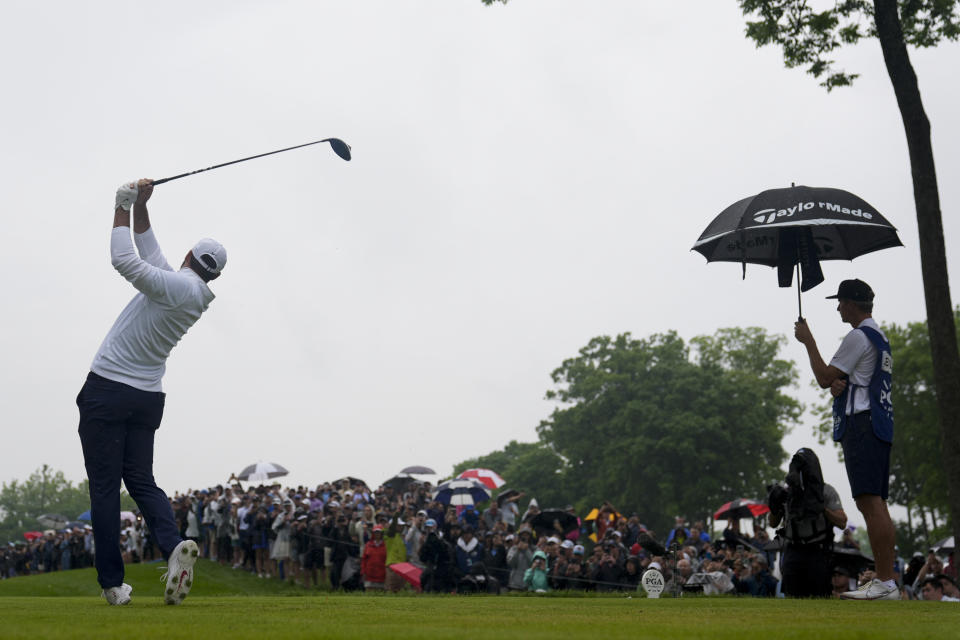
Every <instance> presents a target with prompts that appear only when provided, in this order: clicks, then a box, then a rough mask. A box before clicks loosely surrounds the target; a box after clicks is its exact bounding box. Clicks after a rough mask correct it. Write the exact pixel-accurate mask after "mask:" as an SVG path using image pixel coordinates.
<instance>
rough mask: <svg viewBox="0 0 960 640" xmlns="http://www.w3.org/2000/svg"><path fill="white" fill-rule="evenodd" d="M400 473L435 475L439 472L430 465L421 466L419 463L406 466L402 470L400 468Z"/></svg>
mask: <svg viewBox="0 0 960 640" xmlns="http://www.w3.org/2000/svg"><path fill="white" fill-rule="evenodd" d="M400 473H416V474H419V475H424V476H435V475H437V472H436V471H434V470H433V469H431V468H430V467H423V466H419V465H414V466H412V467H406V468H405V469H401V470H400Z"/></svg>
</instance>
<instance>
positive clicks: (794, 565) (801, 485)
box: [767, 448, 847, 598]
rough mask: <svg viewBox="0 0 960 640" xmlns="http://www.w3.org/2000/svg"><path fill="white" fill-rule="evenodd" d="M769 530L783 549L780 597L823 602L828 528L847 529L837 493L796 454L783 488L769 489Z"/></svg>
mask: <svg viewBox="0 0 960 640" xmlns="http://www.w3.org/2000/svg"><path fill="white" fill-rule="evenodd" d="M767 504H768V505H769V507H770V526H772V527H776V526H777V525H778V524H780V523H781V521H782V522H783V527H782V528H780V529H778V530H777V537H779V538H780V539H781V540H782V541H783V543H784V546H783V550H782V552H781V556H780V570H781V574H782V576H783V585H782V589H781V590H782V591H783V593H784V594H786V595H788V596H793V597H796V598H810V597H818V598H825V597H828V596H830V594H831V592H832V585H831V578H832V568H833V563H832V558H833V527H839V528H841V529H842V528H843V527H845V526H846V525H847V514H846V513H844V511H843V506H842V505H841V504H840V496H839V495H838V494H837V490H836V489H834V488H833V487H832V486H830V485H829V484H826V483H825V482H824V481H823V474H822V473H821V471H820V460H819V459H818V458H817V455H816V454H815V453H814V452H813V451H811V450H810V449H806V448H804V449H800V450H799V451H797V453H796V454H794V456H793V459H792V460H791V461H790V469H789V472H788V473H787V478H786V484H785V485H783V484H778V485H774V486H772V487H770V493H769V495H768V497H767Z"/></svg>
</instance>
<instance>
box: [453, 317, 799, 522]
mask: <svg viewBox="0 0 960 640" xmlns="http://www.w3.org/2000/svg"><path fill="white" fill-rule="evenodd" d="M784 342H785V339H784V338H783V337H782V336H769V335H767V334H766V333H765V332H764V331H763V330H762V329H758V328H750V329H721V330H720V331H718V332H717V333H716V334H715V335H713V336H701V337H697V338H694V339H693V340H691V345H692V348H691V346H688V345H687V344H685V343H684V341H683V340H682V339H681V338H680V337H678V336H677V334H676V333H673V332H671V333H666V334H658V335H653V336H651V337H649V338H647V339H644V340H637V339H634V338H633V337H631V335H630V334H629V333H625V334H622V335H619V336H617V337H616V338H611V337H608V336H601V337H597V338H594V339H592V340H591V341H590V342H589V344H587V346H585V347H583V348H582V349H581V350H580V352H579V355H578V356H577V357H575V358H570V359H568V360H566V361H564V362H563V364H562V365H561V366H560V367H559V368H558V369H556V370H555V371H554V372H553V373H552V379H553V381H554V383H555V384H556V388H554V389H552V390H550V391H548V392H547V398H549V399H552V400H556V401H557V402H558V404H559V406H558V407H557V408H556V409H555V410H554V411H553V413H552V414H551V416H550V417H549V418H548V419H546V420H544V421H542V422H541V423H540V425H539V426H538V428H537V432H538V435H539V442H538V443H526V444H524V443H517V442H512V443H510V445H508V446H507V447H506V448H505V449H504V450H503V451H496V452H493V453H491V454H488V455H487V456H483V457H481V458H476V459H474V460H469V461H466V462H464V463H461V464H460V465H458V466H457V470H458V471H459V470H462V469H464V468H467V467H469V466H488V467H490V468H493V469H495V470H497V471H499V472H501V473H502V474H503V475H504V477H505V478H506V479H507V481H508V483H509V484H510V486H511V487H516V488H518V489H525V490H527V491H528V493H531V494H534V495H536V496H537V498H538V500H539V501H540V504H541V506H547V507H549V506H562V505H564V504H566V503H573V504H575V505H576V506H577V508H578V510H580V511H581V512H582V511H585V510H586V509H588V508H590V507H593V506H597V505H599V504H600V503H601V502H602V501H603V500H610V501H611V502H613V504H614V505H615V506H616V507H617V508H618V509H620V510H621V511H628V512H629V511H634V510H636V511H637V512H638V513H640V514H641V516H642V519H643V521H644V522H645V524H647V525H648V526H652V527H654V528H655V529H657V530H659V531H661V532H665V531H666V530H667V529H668V528H669V526H670V524H671V523H672V516H674V515H676V514H680V513H682V514H685V515H687V516H689V517H691V518H703V519H706V518H707V517H708V516H709V515H710V513H711V512H712V510H713V509H715V508H716V507H718V506H719V505H720V504H722V503H724V502H726V501H728V500H731V499H734V498H738V497H756V496H762V495H763V494H764V492H765V486H766V484H767V483H769V482H773V481H775V480H778V479H780V478H781V477H782V475H783V472H782V471H781V469H780V465H781V464H782V463H783V462H784V461H785V460H786V452H785V451H784V450H783V447H782V446H781V445H780V442H781V440H782V439H783V436H784V435H785V433H786V432H787V429H788V428H789V426H790V425H792V424H794V423H796V421H797V420H798V418H799V416H800V413H801V411H802V407H801V405H800V404H799V403H798V402H797V401H796V400H795V399H793V398H792V397H790V396H788V395H786V394H785V393H784V388H785V387H788V386H791V385H793V384H794V382H795V380H796V377H797V372H796V369H795V366H794V365H793V363H791V362H787V361H784V360H781V359H779V358H778V357H777V356H778V354H779V351H780V348H781V347H782V346H783V344H784Z"/></svg>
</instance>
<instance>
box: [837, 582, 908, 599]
mask: <svg viewBox="0 0 960 640" xmlns="http://www.w3.org/2000/svg"><path fill="white" fill-rule="evenodd" d="M840 597H841V598H843V599H844V600H899V599H900V589H898V588H897V586H896V585H894V586H892V587H888V586H887V585H885V584H884V583H883V581H881V580H877V579H876V578H874V579H873V580H871V581H870V582H865V583H863V584H862V585H861V586H860V588H859V589H857V590H856V591H847V592H846V593H841V594H840Z"/></svg>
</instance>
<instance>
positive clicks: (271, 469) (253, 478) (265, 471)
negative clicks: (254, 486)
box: [237, 462, 290, 482]
mask: <svg viewBox="0 0 960 640" xmlns="http://www.w3.org/2000/svg"><path fill="white" fill-rule="evenodd" d="M288 473H290V472H289V471H287V470H286V469H284V468H283V467H282V466H280V465H279V464H277V463H275V462H258V463H256V464H251V465H248V466H246V467H244V469H243V471H241V472H240V473H238V474H237V479H238V480H243V481H244V482H263V481H264V480H269V479H270V478H279V477H280V476H285V475H287V474H288Z"/></svg>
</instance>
